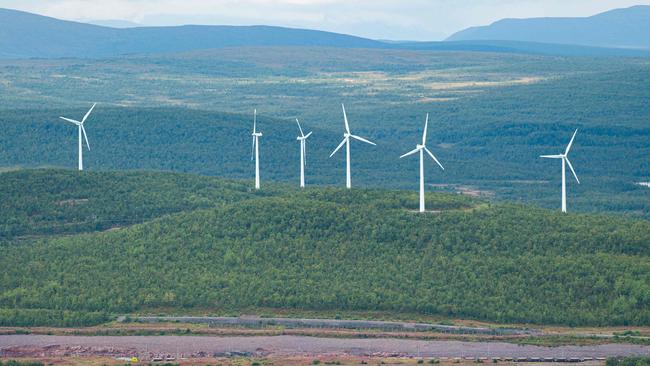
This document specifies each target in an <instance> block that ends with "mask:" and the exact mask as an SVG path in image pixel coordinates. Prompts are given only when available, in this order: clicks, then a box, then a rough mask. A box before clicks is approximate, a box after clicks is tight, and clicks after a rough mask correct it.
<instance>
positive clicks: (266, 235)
mask: <svg viewBox="0 0 650 366" xmlns="http://www.w3.org/2000/svg"><path fill="white" fill-rule="evenodd" d="M39 174H42V172H36V174H35V175H36V176H38V175H39ZM112 174H113V173H98V177H97V178H98V179H100V180H101V179H106V180H110V176H111V175H112ZM133 174H135V173H133ZM120 176H121V175H120V174H116V178H119V177H120ZM184 178H186V179H189V180H192V179H195V178H194V177H186V176H177V178H176V179H181V180H182V179H184ZM160 179H163V178H162V177H161V178H160ZM208 179H209V178H208ZM27 181H28V179H27ZM215 184H217V183H215ZM217 186H219V184H217ZM216 199H217V200H220V199H221V198H219V197H217V198H216ZM226 199H227V196H226ZM427 199H428V202H427V204H428V208H429V209H431V210H439V211H441V212H440V213H428V214H424V215H421V214H417V213H415V212H413V210H414V209H416V207H417V195H416V194H414V193H411V192H399V191H382V190H352V191H346V190H339V189H308V190H306V191H304V192H300V191H297V190H287V191H284V190H282V189H278V190H276V191H275V193H274V194H273V195H272V196H268V197H256V198H255V199H248V200H243V201H238V202H235V203H231V204H225V203H224V204H217V202H213V208H209V209H200V210H195V211H183V212H180V213H177V214H172V215H167V216H164V217H162V218H160V219H154V220H152V221H147V222H146V223H143V224H139V225H135V226H133V227H129V228H125V229H122V230H119V231H115V232H106V233H93V234H80V235H74V236H68V237H59V238H57V237H54V238H49V239H41V240H34V241H30V242H21V243H19V244H11V243H6V244H4V247H3V248H2V252H3V256H2V257H0V268H3V271H2V272H1V273H0V308H17V309H23V308H27V309H56V310H69V311H80V312H83V311H89V312H96V311H108V312H111V313H128V312H135V311H143V310H144V311H146V310H147V309H157V308H174V309H178V310H179V311H182V309H189V308H219V309H233V310H237V309H244V308H249V307H268V308H297V309H310V310H336V309H341V310H378V311H396V312H418V313H423V314H440V315H444V316H450V317H471V318H477V319H483V320H491V321H498V322H532V323H558V324H567V325H587V324H589V325H624V324H637V325H641V324H643V325H648V324H650V265H649V263H650V262H649V261H648V256H650V223H649V222H647V221H631V220H625V219H622V218H616V217H611V216H592V215H575V214H570V215H563V214H560V213H557V212H549V211H546V210H542V209H533V208H529V207H523V206H517V205H492V206H490V205H487V204H484V203H481V202H476V201H472V200H469V199H467V198H465V197H463V196H457V195H444V194H432V195H429V196H428V198H427ZM232 201H236V200H232ZM115 204H116V205H119V201H117V202H116V203H115Z"/></svg>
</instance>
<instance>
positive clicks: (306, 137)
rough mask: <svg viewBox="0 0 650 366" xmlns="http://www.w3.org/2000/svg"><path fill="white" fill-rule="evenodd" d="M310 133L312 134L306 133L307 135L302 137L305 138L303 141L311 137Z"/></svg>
mask: <svg viewBox="0 0 650 366" xmlns="http://www.w3.org/2000/svg"><path fill="white" fill-rule="evenodd" d="M312 133H313V132H310V133H308V134H307V135H305V136H304V137H305V140H306V139H308V138H309V136H311V134H312Z"/></svg>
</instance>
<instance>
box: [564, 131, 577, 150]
mask: <svg viewBox="0 0 650 366" xmlns="http://www.w3.org/2000/svg"><path fill="white" fill-rule="evenodd" d="M577 133H578V130H577V129H576V132H574V133H573V137H571V141H570V142H569V145H568V146H567V147H566V151H565V152H564V155H569V150H571V146H572V145H573V140H574V139H575V138H576V134H577Z"/></svg>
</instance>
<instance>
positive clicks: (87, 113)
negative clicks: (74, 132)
mask: <svg viewBox="0 0 650 366" xmlns="http://www.w3.org/2000/svg"><path fill="white" fill-rule="evenodd" d="M96 105H97V103H93V106H92V107H90V109H89V110H88V112H86V115H85V116H84V119H82V120H81V124H83V123H84V122H86V119H87V118H88V116H90V114H91V113H92V112H93V109H95V106H96Z"/></svg>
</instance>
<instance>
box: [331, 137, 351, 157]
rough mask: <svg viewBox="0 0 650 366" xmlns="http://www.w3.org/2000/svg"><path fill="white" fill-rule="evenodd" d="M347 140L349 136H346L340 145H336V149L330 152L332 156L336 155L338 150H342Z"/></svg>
mask: <svg viewBox="0 0 650 366" xmlns="http://www.w3.org/2000/svg"><path fill="white" fill-rule="evenodd" d="M346 142H348V138H347V137H346V138H344V139H343V141H341V143H340V144H339V146H337V147H336V149H334V151H333V152H332V153H331V154H330V158H331V157H332V156H334V154H336V152H337V151H339V150H341V148H342V147H343V145H345V143H346Z"/></svg>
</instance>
